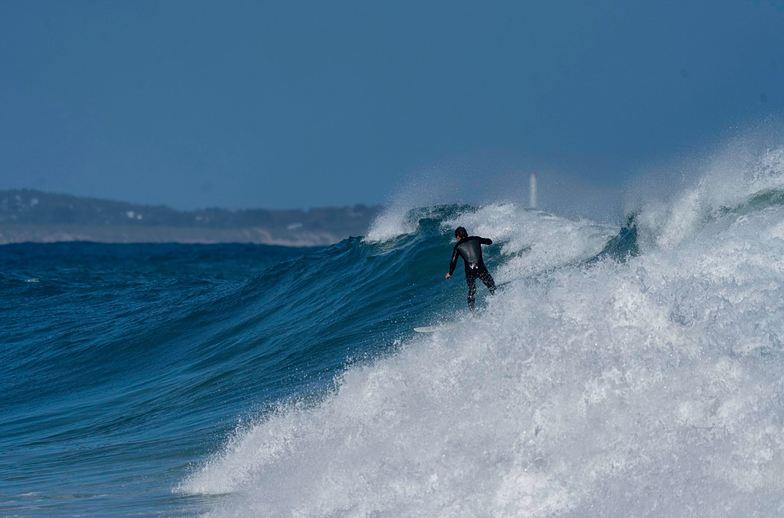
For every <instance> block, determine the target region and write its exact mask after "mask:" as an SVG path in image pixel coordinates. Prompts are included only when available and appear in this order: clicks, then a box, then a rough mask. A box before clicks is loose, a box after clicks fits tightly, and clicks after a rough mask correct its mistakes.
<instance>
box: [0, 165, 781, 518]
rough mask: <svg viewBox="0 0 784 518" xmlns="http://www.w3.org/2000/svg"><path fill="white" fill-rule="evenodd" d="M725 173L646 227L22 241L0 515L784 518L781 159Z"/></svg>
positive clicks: (460, 215) (0, 424)
mask: <svg viewBox="0 0 784 518" xmlns="http://www.w3.org/2000/svg"><path fill="white" fill-rule="evenodd" d="M729 163H730V164H732V165H733V167H727V162H722V167H713V168H709V169H708V170H707V171H706V172H704V173H703V174H702V176H699V177H698V178H697V179H696V180H695V181H694V182H693V183H692V184H690V185H688V186H686V187H683V188H682V189H681V190H680V191H678V192H675V193H673V194H671V195H670V196H668V197H666V198H662V199H656V200H650V201H647V202H644V203H641V204H639V206H638V207H637V208H636V209H635V210H633V211H630V213H629V214H630V216H629V218H628V220H627V221H626V223H625V225H623V226H618V225H606V224H600V223H596V222H593V221H590V220H587V219H574V218H564V217H559V216H557V215H553V214H549V213H546V212H541V211H535V210H527V209H523V208H520V207H517V206H515V205H514V204H511V203H500V202H499V203H494V204H487V205H484V206H481V207H469V206H457V205H453V206H439V207H425V208H421V207H419V208H417V207H411V208H407V209H404V210H401V209H400V207H397V208H396V209H394V210H390V211H387V212H386V213H385V214H383V215H382V216H381V217H380V218H379V220H378V221H377V222H376V224H375V225H374V227H373V228H372V229H371V231H370V232H369V234H368V236H367V237H365V238H351V239H347V240H345V241H343V242H341V243H338V244H336V245H334V246H329V247H323V248H314V249H292V248H282V247H268V246H246V245H220V246H217V245H216V246H196V245H103V244H94V243H70V244H20V245H9V246H3V247H0V290H2V292H1V293H2V294H1V295H0V314H2V326H0V515H8V516H75V515H82V516H85V515H86V516H147V515H163V516H181V515H184V516H195V515H206V516H221V517H222V516H299V517H311V516H312V517H317V516H319V517H321V516H330V517H338V516H339V517H344V516H345V517H366V516H373V517H392V516H525V517H544V516H562V517H585V516H589V517H590V516H597V517H598V516H706V517H707V516H781V515H782V513H783V512H784V476H782V474H784V439H783V438H784V381H782V376H781V372H782V371H784V261H782V257H784V223H783V222H784V204H782V193H783V192H784V152H778V151H775V150H774V151H768V152H767V153H765V154H763V155H762V156H758V157H755V158H754V159H753V160H751V161H749V162H744V163H741V164H735V162H732V161H730V162H729ZM728 171H729V172H728ZM457 225H463V226H466V227H468V229H469V231H471V233H475V234H478V235H483V236H487V237H491V238H492V239H494V241H495V243H494V245H493V246H491V247H489V248H488V249H487V259H488V263H489V265H490V268H491V270H492V272H493V274H494V275H495V277H496V280H497V281H498V282H499V284H502V288H500V290H499V293H498V294H497V295H495V296H494V297H488V296H486V292H485V291H484V290H483V289H481V287H480V291H479V293H480V310H479V312H478V313H477V314H475V315H472V314H470V313H469V312H468V311H467V310H466V309H465V284H464V282H463V281H462V274H461V273H460V272H458V274H457V275H456V276H455V278H454V279H453V280H451V281H449V282H446V281H444V280H443V274H444V271H445V269H446V266H447V262H448V259H449V255H450V252H451V245H450V243H451V239H450V237H451V236H450V234H451V231H452V229H453V228H454V227H455V226H457ZM441 324H444V325H443V327H442V329H441V330H438V331H436V332H435V333H432V334H426V335H423V334H416V333H414V332H413V328H414V327H415V326H421V325H437V326H438V325H441Z"/></svg>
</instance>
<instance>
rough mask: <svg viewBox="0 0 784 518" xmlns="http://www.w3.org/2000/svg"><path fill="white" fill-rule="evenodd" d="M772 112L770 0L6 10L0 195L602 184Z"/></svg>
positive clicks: (157, 199)
mask: <svg viewBox="0 0 784 518" xmlns="http://www.w3.org/2000/svg"><path fill="white" fill-rule="evenodd" d="M782 114H784V2H781V1H772V0H767V1H763V0H759V1H744V0H732V1H716V0H713V1H655V2H654V1H645V2H637V1H621V0H619V1H615V2H609V1H602V0H599V1H591V2H587V1H572V2H564V1H541V2H524V1H510V2H476V1H445V2H427V1H422V0H417V1H411V2H406V1H395V2H376V1H368V0H361V1H355V2H353V1H352V2H342V1H336V2H331V1H330V2H326V1H313V2H303V1H283V2H281V1H276V2H262V1H217V0H216V1H202V0H165V1H164V0H161V1H144V0H141V1H140V0H127V1H122V2H120V1H111V0H96V1H83V0H68V1H61V0H55V1H35V0H32V1H31V0H25V1H16V0H14V1H12V0H0V189H2V188H16V187H31V188H39V189H44V190H50V191H57V192H68V193H73V194H80V195H91V196H100V197H109V198H115V199H122V200H130V201H138V202H147V203H163V204H168V205H172V206H175V207H180V208H191V207H199V206H226V207H308V206H322V205H342V204H352V203H356V202H366V203H374V202H380V201H384V200H385V199H387V196H388V195H389V193H390V192H391V191H393V190H395V189H397V188H399V187H400V186H401V185H402V184H404V183H405V181H406V180H405V178H407V177H408V176H410V175H411V174H412V173H415V172H417V171H422V170H427V169H428V168H433V167H441V168H443V167H446V168H448V167H449V166H448V164H452V163H456V162H457V163H460V164H463V165H462V167H463V168H465V167H466V165H465V164H469V168H470V167H471V166H470V164H473V163H475V162H476V163H481V162H482V161H483V160H487V159H488V157H491V158H492V157H504V160H503V161H502V162H503V164H504V165H503V166H498V167H510V164H511V165H514V166H515V167H520V168H522V169H525V168H529V167H530V168H544V169H548V170H558V171H561V172H564V173H566V174H571V175H575V176H579V177H581V178H583V179H584V180H585V181H589V182H592V183H597V184H613V183H618V182H622V181H624V180H625V179H626V178H627V177H628V176H629V175H630V174H633V173H634V172H635V171H637V170H639V168H640V167H644V166H645V165H646V163H649V162H651V161H655V160H660V159H663V158H665V159H666V158H668V157H672V156H675V155H681V154H684V153H685V154H688V153H689V152H690V151H691V150H693V149H699V148H700V147H701V146H705V145H707V144H709V143H711V142H713V141H715V140H716V139H720V138H723V137H724V136H726V135H729V134H731V133H732V132H733V131H735V130H736V129H737V128H741V127H743V126H744V125H748V124H755V123H756V122H758V121H760V120H765V119H776V120H780V118H781V115H782ZM490 161H491V162H492V160H490ZM444 164H447V165H446V166H445V165H444ZM488 167H489V166H488ZM477 170H478V171H479V170H482V171H484V172H481V173H478V174H486V171H487V168H485V169H481V168H479V169H477Z"/></svg>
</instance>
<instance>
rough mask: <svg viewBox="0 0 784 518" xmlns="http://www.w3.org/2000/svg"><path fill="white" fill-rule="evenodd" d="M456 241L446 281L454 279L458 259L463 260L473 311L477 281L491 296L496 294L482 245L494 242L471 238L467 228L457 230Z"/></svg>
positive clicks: (470, 304) (469, 305)
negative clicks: (483, 255) (477, 280)
mask: <svg viewBox="0 0 784 518" xmlns="http://www.w3.org/2000/svg"><path fill="white" fill-rule="evenodd" d="M455 239H457V244H455V248H454V249H453V250H452V260H451V261H449V272H448V273H447V274H446V275H445V276H444V278H445V279H446V280H449V279H450V278H451V277H452V274H453V273H454V271H455V267H456V266H457V258H458V257H462V258H463V264H464V265H465V276H466V283H467V284H468V307H469V308H470V309H471V310H472V311H473V309H474V301H475V300H476V279H477V277H478V278H479V280H481V281H482V282H483V283H484V285H485V286H487V289H488V290H490V294H491V295H492V294H493V293H495V281H494V280H493V276H492V275H490V272H488V271H487V267H486V266H485V262H484V260H483V259H482V245H492V244H493V240H492V239H487V238H484V237H479V236H469V235H468V231H467V230H466V229H465V227H457V228H456V229H455Z"/></svg>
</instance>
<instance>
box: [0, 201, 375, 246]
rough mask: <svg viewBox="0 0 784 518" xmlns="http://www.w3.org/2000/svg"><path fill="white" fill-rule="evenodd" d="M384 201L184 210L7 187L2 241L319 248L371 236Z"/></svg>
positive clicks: (1, 208)
mask: <svg viewBox="0 0 784 518" xmlns="http://www.w3.org/2000/svg"><path fill="white" fill-rule="evenodd" d="M379 209H380V207H368V206H365V205H355V206H353V207H325V208H313V209H308V210H301V209H290V210H266V209H243V210H228V209H219V208H208V209H199V210H193V211H180V210H175V209H172V208H169V207H165V206H152V205H141V204H134V203H127V202H120V201H111V200H103V199H97V198H84V197H78V196H72V195H67V194H54V193H47V192H42V191H37V190H28V189H23V190H5V191H0V244H7V243H19V242H55V241H97V242H104V243H141V242H148V243H155V242H174V243H232V242H234V243H263V244H277V245H287V246H314V245H326V244H330V243H335V242H337V241H340V240H341V239H344V238H346V237H348V236H355V235H364V234H365V233H366V232H367V229H368V227H369V225H370V223H371V222H372V220H373V218H374V217H375V216H376V215H377V214H378V212H379Z"/></svg>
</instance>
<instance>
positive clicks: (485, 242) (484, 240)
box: [479, 237, 493, 245]
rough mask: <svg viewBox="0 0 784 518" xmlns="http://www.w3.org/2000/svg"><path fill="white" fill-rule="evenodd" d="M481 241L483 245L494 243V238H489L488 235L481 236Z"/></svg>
mask: <svg viewBox="0 0 784 518" xmlns="http://www.w3.org/2000/svg"><path fill="white" fill-rule="evenodd" d="M479 242H480V243H482V244H483V245H492V244H493V240H492V239H488V238H486V237H480V238H479Z"/></svg>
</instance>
